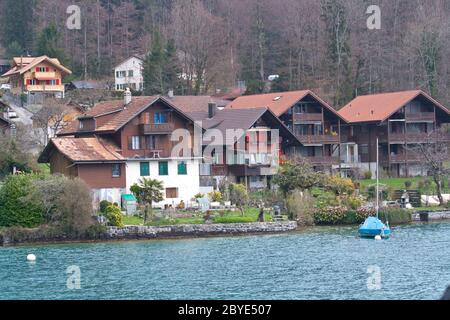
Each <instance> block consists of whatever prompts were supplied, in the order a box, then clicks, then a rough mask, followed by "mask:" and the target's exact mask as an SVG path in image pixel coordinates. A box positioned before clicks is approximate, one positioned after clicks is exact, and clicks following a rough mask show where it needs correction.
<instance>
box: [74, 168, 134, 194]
mask: <svg viewBox="0 0 450 320" xmlns="http://www.w3.org/2000/svg"><path fill="white" fill-rule="evenodd" d="M120 166H121V170H120V171H121V176H120V177H118V178H113V175H112V164H110V163H107V164H79V165H78V176H79V177H80V178H81V179H82V180H84V181H85V182H86V183H87V185H88V186H89V187H91V188H93V189H100V188H126V184H127V182H126V171H125V170H126V169H125V164H120Z"/></svg>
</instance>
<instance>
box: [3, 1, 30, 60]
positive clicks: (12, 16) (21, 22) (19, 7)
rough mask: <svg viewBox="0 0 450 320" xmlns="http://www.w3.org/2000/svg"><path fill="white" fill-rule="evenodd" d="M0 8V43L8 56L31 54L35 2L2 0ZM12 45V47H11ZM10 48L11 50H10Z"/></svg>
mask: <svg viewBox="0 0 450 320" xmlns="http://www.w3.org/2000/svg"><path fill="white" fill-rule="evenodd" d="M1 2H2V4H1V6H2V7H1V8H0V28H1V29H0V30H1V34H0V37H1V39H0V40H1V43H2V44H3V47H5V48H7V49H9V50H7V53H8V55H9V56H10V57H11V56H12V55H18V54H19V51H21V52H20V54H25V53H26V52H29V53H31V52H32V48H33V12H34V8H35V0H2V1H1ZM13 43H14V45H13ZM10 47H11V49H10Z"/></svg>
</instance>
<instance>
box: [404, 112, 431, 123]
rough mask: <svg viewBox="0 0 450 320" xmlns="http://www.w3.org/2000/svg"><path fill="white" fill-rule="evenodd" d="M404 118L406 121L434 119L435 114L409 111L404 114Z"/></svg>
mask: <svg viewBox="0 0 450 320" xmlns="http://www.w3.org/2000/svg"><path fill="white" fill-rule="evenodd" d="M405 119H406V121H407V122H420V121H425V122H429V121H434V120H435V115H434V112H418V113H410V112H407V113H406V114H405Z"/></svg>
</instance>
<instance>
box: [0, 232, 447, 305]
mask: <svg viewBox="0 0 450 320" xmlns="http://www.w3.org/2000/svg"><path fill="white" fill-rule="evenodd" d="M356 229H357V228H356V227H343V228H342V227H339V228H338V227H336V228H334V227H333V228H313V229H310V230H308V231H304V232H298V233H291V234H284V235H267V236H249V237H234V238H208V239H192V240H169V241H145V242H121V243H99V244H75V245H51V246H29V247H28V246H27V247H9V248H0V299H439V298H440V297H441V295H442V293H443V292H444V290H445V288H446V287H447V285H450V223H435V224H424V225H420V224H417V225H409V226H404V227H397V228H393V236H392V238H391V239H389V240H383V241H375V240H370V239H360V238H359V237H358V235H357V232H356ZM28 253H34V254H36V255H37V261H36V263H28V262H26V256H27V254H28ZM69 266H78V267H79V268H80V272H81V277H80V286H81V288H80V289H78V290H71V289H68V287H67V279H68V277H69V275H67V274H66V271H67V268H68V267H69ZM370 266H375V268H373V267H372V269H370ZM368 268H369V269H370V270H375V273H374V274H369V273H368ZM377 268H379V269H377ZM377 270H378V271H379V272H380V275H381V277H380V279H381V285H380V286H377V285H376V286H375V287H371V288H372V289H374V288H375V289H378V290H369V289H368V285H367V282H368V278H369V277H374V276H376V275H377ZM70 283H71V284H73V283H74V282H70ZM75 284H76V282H75ZM375 284H377V281H375ZM378 284H379V283H378ZM380 287H381V288H380Z"/></svg>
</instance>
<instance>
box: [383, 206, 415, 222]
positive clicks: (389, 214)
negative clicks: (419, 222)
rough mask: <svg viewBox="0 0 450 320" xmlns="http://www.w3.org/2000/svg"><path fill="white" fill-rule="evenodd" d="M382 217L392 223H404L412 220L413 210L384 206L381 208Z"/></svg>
mask: <svg viewBox="0 0 450 320" xmlns="http://www.w3.org/2000/svg"><path fill="white" fill-rule="evenodd" d="M380 219H381V220H382V221H384V222H387V221H388V222H389V223H390V224H404V223H410V222H411V221H412V216H411V212H410V211H408V210H405V209H400V208H383V209H381V210H380Z"/></svg>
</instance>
